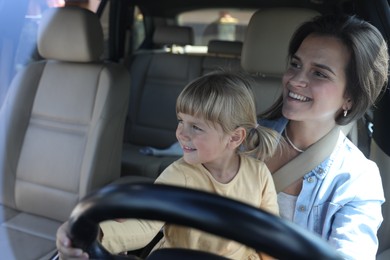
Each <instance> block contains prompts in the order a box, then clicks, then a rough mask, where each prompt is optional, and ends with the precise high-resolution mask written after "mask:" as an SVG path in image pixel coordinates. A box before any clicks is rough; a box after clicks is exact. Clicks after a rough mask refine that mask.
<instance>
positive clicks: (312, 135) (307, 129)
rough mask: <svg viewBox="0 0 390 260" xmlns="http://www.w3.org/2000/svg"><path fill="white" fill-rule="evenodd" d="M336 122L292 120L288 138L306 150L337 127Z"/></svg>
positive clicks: (288, 127) (288, 125) (289, 125)
mask: <svg viewBox="0 0 390 260" xmlns="http://www.w3.org/2000/svg"><path fill="white" fill-rule="evenodd" d="M335 125H336V123H335V122H334V123H326V124H325V123H323V124H321V123H319V122H316V123H307V122H301V121H290V122H289V123H288V124H287V126H286V128H287V131H288V138H289V139H290V140H291V142H292V143H293V144H294V145H295V146H296V147H298V148H299V149H301V150H306V149H307V148H308V147H309V146H311V145H312V144H314V143H316V142H317V141H318V140H320V139H321V138H322V137H324V136H325V135H326V134H328V133H329V132H330V130H332V129H333V127H335Z"/></svg>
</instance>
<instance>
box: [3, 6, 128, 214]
mask: <svg viewBox="0 0 390 260" xmlns="http://www.w3.org/2000/svg"><path fill="white" fill-rule="evenodd" d="M69 39H72V41H70V40H69ZM38 50H39V53H40V55H41V56H42V57H43V58H44V59H43V60H42V61H39V62H34V63H31V64H29V65H27V66H26V68H24V69H23V70H22V71H21V72H20V73H19V74H17V76H16V77H15V78H14V80H13V81H12V83H11V84H12V85H11V88H10V89H11V90H10V92H9V94H8V96H7V97H6V101H5V103H4V106H3V107H2V109H1V111H0V144H1V147H0V174H1V175H0V176H1V178H2V182H1V183H2V184H3V185H2V186H0V204H3V205H5V206H8V207H11V208H14V209H16V210H18V211H22V212H27V213H32V214H36V215H38V216H44V217H47V218H51V219H54V220H59V221H64V220H66V219H68V217H69V214H70V212H71V210H72V209H73V207H74V206H75V205H76V203H77V202H78V201H79V199H80V198H81V197H84V196H85V195H86V194H87V193H89V192H90V191H91V190H93V189H96V188H98V187H101V186H102V185H105V184H107V183H109V182H111V181H113V180H115V179H116V178H118V177H119V176H120V162H121V148H122V136H123V126H124V118H125V114H126V111H127V104H128V96H129V95H128V87H129V84H130V77H129V73H128V71H127V70H126V69H125V68H123V67H122V66H119V65H117V64H111V63H106V62H104V61H102V60H100V56H101V54H102V52H103V33H102V28H101V25H100V21H99V19H98V17H97V16H96V15H95V14H94V13H92V12H90V11H88V10H86V9H81V8H78V7H65V8H53V9H50V10H48V11H47V12H46V13H45V14H44V16H43V18H42V20H41V24H40V28H39V33H38Z"/></svg>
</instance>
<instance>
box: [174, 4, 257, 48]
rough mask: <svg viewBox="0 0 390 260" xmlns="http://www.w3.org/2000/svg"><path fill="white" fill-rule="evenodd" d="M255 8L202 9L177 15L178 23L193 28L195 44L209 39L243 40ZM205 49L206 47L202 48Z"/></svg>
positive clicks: (204, 42) (202, 43)
mask: <svg viewBox="0 0 390 260" xmlns="http://www.w3.org/2000/svg"><path fill="white" fill-rule="evenodd" d="M255 11H256V10H246V9H202V10H196V11H191V12H185V13H182V14H180V15H179V16H178V24H179V25H182V26H190V27H192V28H193V30H194V34H195V35H194V36H195V39H194V40H195V45H196V46H207V44H208V42H209V41H210V40H227V41H244V37H245V30H246V27H247V25H248V23H249V19H250V17H251V16H252V14H253V13H254V12H255ZM204 50H205V51H207V48H205V49H204Z"/></svg>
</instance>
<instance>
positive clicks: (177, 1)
mask: <svg viewBox="0 0 390 260" xmlns="http://www.w3.org/2000/svg"><path fill="white" fill-rule="evenodd" d="M348 2H351V1H349V0H294V1H291V0H185V4H183V0H160V1H155V0H135V1H133V3H134V4H135V5H137V6H139V7H140V8H141V9H142V10H143V12H144V13H145V14H147V15H151V16H160V17H175V16H176V14H178V13H181V12H183V11H189V10H193V9H199V8H223V7H229V8H250V9H253V8H255V9H260V8H265V7H278V6H283V7H286V6H289V7H306V8H310V9H315V10H318V11H319V12H322V13H325V12H335V11H336V6H337V8H340V7H342V6H347V4H346V3H348Z"/></svg>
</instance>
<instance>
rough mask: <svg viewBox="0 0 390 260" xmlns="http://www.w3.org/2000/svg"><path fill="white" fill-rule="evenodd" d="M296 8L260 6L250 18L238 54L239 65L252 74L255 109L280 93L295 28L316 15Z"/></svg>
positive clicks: (260, 107) (265, 107) (260, 109)
mask: <svg viewBox="0 0 390 260" xmlns="http://www.w3.org/2000/svg"><path fill="white" fill-rule="evenodd" d="M318 14H319V13H317V12H316V11H313V10H309V9H299V8H269V9H267V8H266V9H261V10H259V11H257V12H256V13H254V14H253V16H252V17H251V20H250V21H249V24H248V27H247V30H246V35H245V40H244V45H243V49H242V55H241V66H242V68H243V69H244V70H245V71H247V72H249V73H251V74H253V75H254V79H255V84H254V85H253V92H254V94H255V98H256V102H257V112H258V113H261V112H264V110H265V109H267V108H269V107H270V106H271V105H272V104H273V103H274V102H275V100H276V99H277V98H278V97H279V95H280V93H281V90H282V75H283V73H284V71H285V69H286V65H287V51H288V44H289V42H290V38H291V36H292V34H293V33H294V31H295V29H296V28H297V27H298V26H299V25H300V24H301V23H302V22H304V21H306V20H308V19H310V18H312V17H314V16H316V15H318Z"/></svg>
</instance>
